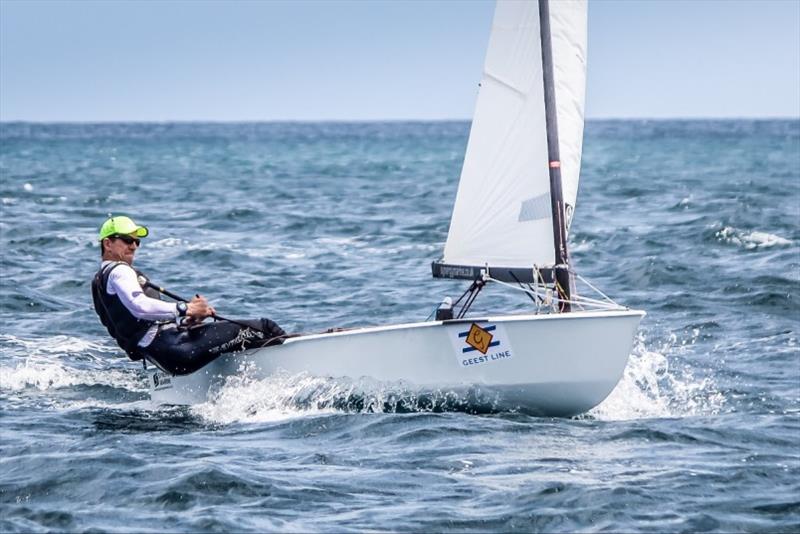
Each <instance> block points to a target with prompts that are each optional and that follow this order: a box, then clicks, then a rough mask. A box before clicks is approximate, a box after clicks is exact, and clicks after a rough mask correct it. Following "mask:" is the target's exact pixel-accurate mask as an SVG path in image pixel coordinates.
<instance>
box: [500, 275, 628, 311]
mask: <svg viewBox="0 0 800 534" xmlns="http://www.w3.org/2000/svg"><path fill="white" fill-rule="evenodd" d="M488 280H491V281H492V282H495V283H498V284H500V285H502V286H507V287H509V288H511V289H513V290H515V291H522V292H525V293H528V290H527V289H524V288H520V287H517V286H514V285H511V284H509V283H506V282H502V281H500V280H497V279H495V278H488ZM536 295H537V296H540V293H538V292H536ZM577 298H578V299H579V300H569V301H565V300H564V299H561V298H559V297H558V296H556V295H553V299H554V300H557V301H559V302H569V303H570V304H585V305H587V306H591V307H595V308H600V309H605V310H613V309H624V307H623V306H620V305H619V304H613V305H612V304H609V303H607V302H603V301H599V300H594V299H589V298H587V297H577Z"/></svg>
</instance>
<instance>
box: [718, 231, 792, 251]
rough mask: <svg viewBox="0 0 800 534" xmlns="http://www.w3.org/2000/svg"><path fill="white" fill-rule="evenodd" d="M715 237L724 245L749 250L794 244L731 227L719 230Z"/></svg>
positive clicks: (772, 236) (787, 240)
mask: <svg viewBox="0 0 800 534" xmlns="http://www.w3.org/2000/svg"><path fill="white" fill-rule="evenodd" d="M715 235H716V237H717V239H719V240H720V241H722V242H724V243H730V244H732V245H736V246H738V247H743V248H745V249H748V250H751V249H755V248H768V247H774V246H786V245H791V244H792V241H791V240H790V239H786V238H784V237H781V236H778V235H775V234H770V233H767V232H759V231H757V230H754V231H752V232H747V231H744V230H737V229H736V228H733V227H731V226H726V227H725V228H723V229H722V230H719V231H718V232H717V233H716V234H715Z"/></svg>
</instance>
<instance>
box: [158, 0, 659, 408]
mask: <svg viewBox="0 0 800 534" xmlns="http://www.w3.org/2000/svg"><path fill="white" fill-rule="evenodd" d="M586 28H587V4H586V1H585V0H577V1H572V0H559V1H557V2H550V1H548V0H539V1H538V2H518V1H505V0H499V1H498V3H497V5H496V8H495V13H494V19H493V23H492V31H491V36H490V40H489V46H488V50H487V55H486V61H485V65H484V69H483V76H482V79H481V83H480V89H479V94H478V100H477V104H476V109H475V113H474V117H473V121H472V126H471V129H470V135H469V141H468V144H467V149H466V154H465V157H464V164H463V168H462V171H461V177H460V181H459V185H458V191H457V195H456V200H455V205H454V207H453V213H452V218H451V221H450V229H449V233H448V236H447V242H446V244H445V246H444V254H443V256H442V258H441V259H439V260H437V261H434V262H433V263H432V274H433V276H434V278H445V279H462V280H464V281H465V282H464V283H465V285H467V284H468V287H467V288H466V290H465V291H464V293H463V294H462V295H461V297H460V298H458V299H457V300H456V301H455V302H452V300H450V299H445V300H444V302H443V304H442V305H441V306H440V308H439V309H438V310H437V312H436V317H435V318H434V319H433V320H426V321H422V322H416V323H408V324H395V325H388V326H370V327H364V328H355V329H349V330H346V331H338V332H326V333H321V334H313V335H302V336H299V337H292V338H289V339H287V340H286V341H285V342H284V343H283V344H282V345H279V346H273V347H265V348H259V349H251V350H248V351H244V352H240V353H232V354H225V355H222V356H220V357H219V358H217V359H216V360H214V361H212V362H211V363H209V364H208V365H207V366H205V367H204V368H202V369H200V370H198V371H196V372H194V373H192V374H190V375H184V376H170V375H168V374H165V373H164V372H163V371H159V370H155V371H152V372H151V375H150V387H151V396H152V399H153V400H154V401H156V402H158V403H169V404H193V403H201V402H205V401H207V400H209V398H210V396H212V395H213V393H214V391H215V390H216V389H217V388H219V387H220V386H221V385H222V384H224V383H225V381H226V380H228V379H230V378H231V377H236V376H240V375H241V374H242V373H243V372H244V370H246V371H247V373H248V376H249V377H252V378H255V379H261V378H267V377H271V376H276V375H279V374H283V376H286V375H288V376H294V375H300V374H303V375H306V376H314V377H322V378H326V379H328V378H329V379H332V380H349V381H353V380H356V381H357V380H362V379H368V380H369V382H370V383H372V384H375V383H377V384H383V385H384V387H386V388H388V390H391V388H392V387H398V388H399V389H400V390H402V391H412V392H414V394H415V395H426V394H427V395H434V396H435V395H437V394H441V393H443V392H444V393H446V394H448V395H450V394H452V395H456V396H460V398H464V399H470V398H480V399H483V400H485V401H488V402H489V404H490V405H491V409H492V410H497V411H503V410H517V411H521V412H525V413H531V414H536V415H545V416H572V415H575V414H580V413H583V412H585V411H587V410H590V409H591V408H593V407H594V406H596V405H597V404H599V403H600V402H602V401H603V399H605V398H606V397H607V396H608V395H609V393H610V392H611V391H612V390H613V389H614V387H615V386H616V384H617V383H618V381H619V380H620V378H621V377H622V374H623V372H624V369H625V366H626V365H627V361H628V356H629V354H630V352H631V349H632V345H633V340H634V336H635V334H636V331H637V329H638V325H639V322H640V321H641V319H642V317H644V315H645V313H644V312H643V311H639V310H633V309H629V308H626V307H624V306H621V305H619V304H617V303H616V302H614V301H612V300H611V299H610V298H608V297H607V296H606V295H604V294H603V293H602V292H600V291H599V290H597V289H596V288H594V286H592V285H591V283H589V282H588V281H586V280H584V279H583V278H582V277H581V276H580V275H578V274H577V273H576V272H574V270H573V269H572V268H571V266H570V258H569V252H568V247H567V236H568V231H569V227H570V223H571V220H572V214H573V212H574V208H575V203H576V198H577V191H578V177H579V174H580V161H581V149H582V142H583V124H584V117H583V115H584V111H583V110H584V96H585V86H586V60H585V58H586V41H587V29H586ZM489 284H492V285H495V286H499V287H503V288H507V289H508V290H509V291H512V290H514V291H518V292H520V298H522V299H526V300H527V301H529V302H530V306H531V309H530V310H529V311H527V312H525V313H519V314H508V315H503V314H489V315H481V316H471V315H470V313H469V310H470V307H471V305H472V303H473V302H474V301H475V300H476V299H477V298H479V295H480V292H481V290H482V289H483V288H484V287H486V286H487V285H489ZM583 286H586V287H588V288H589V290H591V291H593V292H594V293H592V295H593V296H592V297H589V296H585V295H584V290H583V289H581V291H579V290H578V289H579V287H581V288H582V287H583Z"/></svg>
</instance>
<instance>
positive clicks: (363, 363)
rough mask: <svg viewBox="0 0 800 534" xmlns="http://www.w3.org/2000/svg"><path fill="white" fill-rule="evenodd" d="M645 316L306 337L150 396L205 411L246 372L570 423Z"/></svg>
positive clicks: (223, 360) (159, 387) (225, 361)
mask: <svg viewBox="0 0 800 534" xmlns="http://www.w3.org/2000/svg"><path fill="white" fill-rule="evenodd" d="M644 315H645V314H644V312H642V311H637V310H613V311H586V312H573V313H565V314H551V315H511V316H498V317H481V318H472V319H463V320H455V321H445V322H442V321H429V322H424V323H412V324H402V325H392V326H382V327H369V328H359V329H353V330H347V331H342V332H334V333H328V334H315V335H308V336H302V337H296V338H290V339H287V340H286V342H285V343H284V344H283V345H279V346H274V347H267V348H262V349H253V350H248V351H244V352H241V353H237V354H227V355H223V356H221V357H220V358H218V359H216V360H214V361H213V362H211V363H209V364H208V365H207V366H206V367H204V368H202V369H200V370H199V371H196V372H195V373H192V374H190V375H185V376H169V375H166V374H164V373H162V372H160V371H154V372H151V374H150V388H151V396H152V399H153V400H154V401H155V402H156V403H159V404H196V403H202V402H206V401H208V400H210V398H211V396H213V392H214V391H215V389H217V388H218V387H220V386H221V385H223V384H224V382H225V380H226V379H227V378H228V377H232V376H238V375H241V373H242V370H243V369H245V368H246V369H247V373H248V377H251V378H253V379H263V378H267V377H269V376H272V375H275V374H276V373H288V374H290V375H294V374H300V373H304V374H308V375H312V376H317V377H323V378H331V379H339V378H343V379H349V380H358V379H362V378H367V379H369V380H370V381H371V382H375V381H377V382H378V383H381V384H383V385H384V386H385V387H386V388H387V389H389V390H391V388H392V387H393V385H400V384H402V389H403V390H405V391H408V390H409V387H410V388H411V389H412V390H413V391H414V392H415V394H419V395H424V394H436V393H437V392H439V393H441V392H454V393H456V394H459V395H466V394H468V393H470V392H473V393H474V392H475V391H479V392H480V396H481V397H482V398H489V399H490V400H491V408H492V410H493V411H506V410H519V411H522V412H525V413H531V414H536V415H545V416H571V415H576V414H579V413H583V412H585V411H587V410H590V409H591V408H593V407H594V406H597V405H598V404H599V403H600V402H602V401H603V399H605V398H606V397H607V396H608V395H609V393H611V391H612V390H613V389H614V387H615V386H616V384H617V382H618V381H619V380H620V378H621V377H622V373H623V371H624V369H625V365H626V364H627V361H628V355H629V354H630V352H631V348H632V345H633V340H634V336H635V334H636V330H637V327H638V325H639V322H640V321H641V319H642V317H644ZM473 325H475V326H473Z"/></svg>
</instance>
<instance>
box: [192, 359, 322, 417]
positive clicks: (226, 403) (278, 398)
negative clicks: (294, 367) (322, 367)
mask: <svg viewBox="0 0 800 534" xmlns="http://www.w3.org/2000/svg"><path fill="white" fill-rule="evenodd" d="M326 382H328V381H327V380H325V379H323V378H318V377H312V376H310V375H308V374H306V373H301V374H298V375H288V374H282V373H277V374H275V375H273V376H270V377H267V378H264V379H255V378H252V373H251V372H249V370H248V369H247V368H244V369H242V370H241V371H240V372H239V373H237V374H236V375H233V376H230V377H228V378H227V379H226V381H225V382H224V384H223V385H222V386H221V387H220V388H219V389H218V390H216V391H215V392H213V393H212V394H211V397H210V400H209V401H208V402H205V403H203V404H198V405H194V406H192V412H193V413H194V414H195V415H198V416H199V417H201V418H203V419H205V420H206V421H209V422H213V423H217V424H231V423H237V422H247V423H265V422H276V421H283V420H286V419H293V418H296V417H304V416H309V415H321V414H328V413H335V410H334V409H332V408H317V407H316V406H308V407H305V408H301V407H300V405H301V404H302V402H301V400H305V399H307V398H308V395H309V391H314V392H315V400H316V402H315V404H318V405H319V404H322V405H324V404H325V402H324V401H325V399H326V398H329V397H330V395H332V394H333V392H332V391H331V392H328V394H327V395H326V394H325V393H324V392H323V391H321V390H323V389H324V388H325V387H326V386H327V385H328V384H327V383H326Z"/></svg>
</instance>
